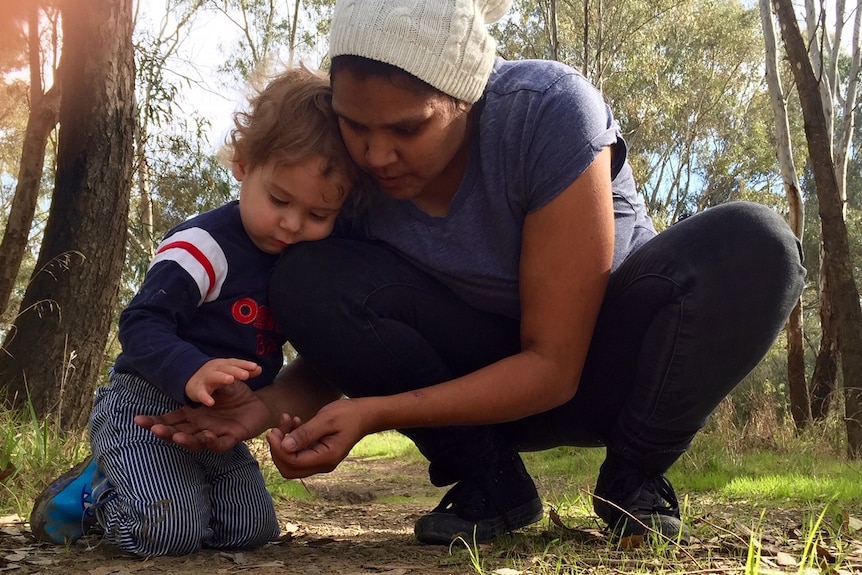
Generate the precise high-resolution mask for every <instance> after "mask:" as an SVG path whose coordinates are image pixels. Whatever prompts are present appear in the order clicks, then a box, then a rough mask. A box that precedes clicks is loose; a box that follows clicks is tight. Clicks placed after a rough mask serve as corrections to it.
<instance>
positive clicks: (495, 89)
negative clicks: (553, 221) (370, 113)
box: [358, 59, 655, 319]
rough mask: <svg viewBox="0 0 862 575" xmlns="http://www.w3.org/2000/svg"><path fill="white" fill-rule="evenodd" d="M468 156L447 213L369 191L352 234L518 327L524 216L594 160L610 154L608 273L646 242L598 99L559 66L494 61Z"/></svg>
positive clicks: (620, 152) (644, 222)
mask: <svg viewBox="0 0 862 575" xmlns="http://www.w3.org/2000/svg"><path fill="white" fill-rule="evenodd" d="M473 115H474V118H473V119H474V122H475V123H474V126H473V132H472V142H471V145H472V149H471V151H470V159H469V163H468V166H467V171H466V174H465V176H464V179H463V181H462V182H461V185H460V187H459V188H458V191H457V193H456V194H455V196H454V198H453V199H452V203H451V205H450V208H449V213H448V214H447V215H445V216H442V217H437V216H430V215H428V214H426V213H425V212H423V211H422V210H420V209H419V208H417V207H416V206H415V205H414V204H413V202H411V201H410V200H394V199H392V198H390V197H388V196H386V195H385V194H384V193H383V192H381V191H379V190H374V191H373V192H372V194H371V198H370V200H369V202H368V204H367V205H366V207H365V209H364V210H363V214H362V217H361V223H360V225H359V226H358V227H359V229H361V230H362V233H363V235H364V236H366V237H368V238H371V239H375V240H378V241H381V242H383V243H385V244H387V245H389V246H390V247H392V248H393V249H395V250H396V251H397V252H399V253H401V254H402V255H403V256H404V257H405V258H407V259H408V260H409V261H411V262H412V263H414V264H415V265H417V266H418V267H420V268H421V269H423V270H425V271H427V272H428V273H430V274H431V275H433V276H434V277H436V278H438V279H439V280H440V281H441V282H442V283H444V284H445V285H446V286H448V287H449V288H450V289H452V290H453V291H454V292H455V293H456V294H457V295H458V296H460V297H461V298H463V299H464V300H465V301H466V302H467V303H469V304H471V305H472V306H474V307H476V308H478V309H481V310H484V311H488V312H492V313H498V314H503V315H506V316H508V317H511V318H515V319H519V318H520V316H521V313H520V298H519V291H518V270H519V260H520V255H521V234H522V229H523V226H524V219H525V218H526V216H527V215H528V214H530V213H532V212H534V211H536V210H538V209H540V208H541V207H543V206H544V205H546V204H547V203H548V202H550V201H551V200H552V199H554V198H555V197H556V196H557V195H558V194H560V193H561V192H562V191H563V190H565V189H566V188H567V187H568V186H569V185H571V184H572V182H574V181H575V180H576V179H577V178H578V176H580V175H581V174H582V173H583V172H584V170H586V168H587V167H588V166H589V165H590V164H591V163H592V162H593V160H594V159H595V158H596V156H597V155H598V154H599V152H600V151H601V150H602V149H603V148H605V147H607V146H611V147H612V148H613V162H612V178H613V200H614V213H615V226H616V231H615V243H614V262H613V268H614V269H616V267H617V266H619V264H620V262H622V260H623V259H624V258H625V257H626V256H627V255H628V254H630V253H631V252H632V251H634V250H635V249H636V248H638V247H639V246H640V245H642V244H643V243H644V242H646V241H647V240H648V239H649V238H651V237H652V236H654V235H655V230H654V229H653V226H652V222H651V221H650V219H649V217H647V215H646V211H645V209H644V205H643V202H642V201H641V200H640V199H639V197H638V195H637V192H636V189H635V184H634V180H633V179H632V173H631V168H630V167H629V165H628V162H627V161H626V144H625V142H624V141H623V139H622V136H621V135H620V131H619V127H618V125H617V123H616V121H615V120H614V118H613V116H612V114H611V111H610V109H609V108H608V107H607V105H606V104H605V102H604V99H603V98H602V95H601V93H600V92H599V91H598V90H597V89H596V88H595V87H593V86H592V84H590V83H589V82H588V81H587V80H586V79H585V78H584V77H583V76H582V75H581V74H580V73H578V72H577V71H575V70H573V69H572V68H570V67H568V66H565V65H563V64H560V63H558V62H551V61H544V60H521V61H515V62H508V61H505V60H502V59H498V60H497V61H496V62H495V65H494V69H493V71H492V72H491V77H490V79H489V80H488V85H487V86H486V88H485V93H484V95H483V96H482V98H481V99H480V100H479V101H478V102H477V103H476V104H475V105H474V107H473Z"/></svg>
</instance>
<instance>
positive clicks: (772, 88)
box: [760, 0, 811, 429]
mask: <svg viewBox="0 0 862 575" xmlns="http://www.w3.org/2000/svg"><path fill="white" fill-rule="evenodd" d="M769 1H770V0H760V22H761V27H762V29H763V40H764V46H765V48H766V80H767V86H768V87H769V101H770V103H771V104H772V111H773V114H774V116H775V132H776V141H777V144H778V145H777V150H776V151H777V155H778V164H779V168H780V170H781V179H782V181H783V182H784V192H785V194H786V195H787V200H788V203H789V204H790V217H789V218H788V220H789V224H790V228H791V229H792V230H793V233H794V234H796V237H797V238H799V239H800V240H802V232H803V230H804V229H805V209H804V204H803V201H802V194H801V193H800V192H799V178H797V176H796V165H795V164H794V162H793V148H792V145H791V141H790V124H789V122H788V120H787V105H786V103H785V102H786V99H785V97H784V88H782V86H781V77H780V76H779V74H778V49H777V44H778V43H777V42H776V40H775V27H774V25H773V22H772V7H771V6H770V4H769ZM802 327H803V326H802V298H801V297H800V298H799V301H798V302H796V305H795V306H794V308H793V311H791V312H790V317H789V318H788V321H787V382H788V390H789V396H790V414H791V415H792V416H793V421H794V423H795V424H796V427H797V429H800V428H802V427H804V426H805V425H806V424H807V423H808V422H809V421H810V419H811V412H810V404H809V401H808V388H807V385H806V378H805V348H804V346H803V337H802Z"/></svg>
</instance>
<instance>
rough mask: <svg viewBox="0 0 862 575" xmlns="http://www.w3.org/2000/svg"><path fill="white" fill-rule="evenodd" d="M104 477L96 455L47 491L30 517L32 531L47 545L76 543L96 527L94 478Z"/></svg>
mask: <svg viewBox="0 0 862 575" xmlns="http://www.w3.org/2000/svg"><path fill="white" fill-rule="evenodd" d="M96 475H98V476H102V473H101V472H100V471H99V466H98V465H97V463H96V458H95V457H93V456H92V455H91V456H89V457H87V459H85V460H84V461H82V462H81V463H79V464H78V465H76V466H75V467H73V468H72V469H70V470H69V471H67V472H66V473H64V474H63V475H61V476H60V477H58V478H57V480H56V481H54V482H53V483H51V485H49V486H48V487H46V488H45V490H44V491H42V493H40V494H39V497H37V498H36V503H35V504H34V505H33V511H32V512H31V513H30V530H31V531H32V533H33V535H34V536H35V537H36V539H38V540H39V541H42V542H45V543H57V544H63V543H74V542H75V541H77V540H78V539H80V538H81V537H83V536H84V534H85V533H87V532H88V531H89V530H90V529H91V528H92V527H94V526H95V525H96V516H95V515H94V514H93V512H92V509H91V505H92V499H93V498H92V492H93V485H92V483H93V479H94V476H96Z"/></svg>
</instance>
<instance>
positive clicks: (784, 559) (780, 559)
mask: <svg viewBox="0 0 862 575" xmlns="http://www.w3.org/2000/svg"><path fill="white" fill-rule="evenodd" d="M775 562H776V563H778V564H779V565H780V566H781V567H796V564H797V563H796V559H795V558H794V557H793V556H792V555H790V554H789V553H785V552H784V551H779V552H778V553H777V554H776V555H775Z"/></svg>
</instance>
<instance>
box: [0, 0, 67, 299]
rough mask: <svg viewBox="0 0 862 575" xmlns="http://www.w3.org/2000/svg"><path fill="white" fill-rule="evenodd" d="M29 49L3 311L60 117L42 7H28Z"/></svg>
mask: <svg viewBox="0 0 862 575" xmlns="http://www.w3.org/2000/svg"><path fill="white" fill-rule="evenodd" d="M28 10H29V14H28V29H29V36H28V40H27V41H28V45H29V48H28V51H29V54H30V57H29V60H30V116H29V117H28V118H27V127H26V129H25V131H24V145H23V147H22V149H21V161H20V164H19V167H18V183H17V184H16V185H15V196H14V197H13V198H12V207H11V209H10V210H9V219H8V220H7V221H6V229H5V230H4V232H3V240H2V241H0V314H2V313H3V312H4V311H6V308H7V307H8V305H9V297H10V296H11V295H12V289H13V288H14V287H15V280H16V279H17V277H18V270H19V268H20V267H21V261H22V260H23V259H24V254H25V253H26V252H27V243H28V242H27V240H28V238H29V236H30V227H31V226H32V225H33V216H34V215H35V214H36V203H37V202H38V200H39V189H40V187H41V183H42V169H43V168H44V166H45V147H46V146H47V145H48V136H50V135H51V131H52V130H53V129H54V126H56V125H57V121H58V120H59V118H60V87H59V84H54V85H53V86H52V87H51V89H50V90H49V91H48V92H47V93H44V94H43V93H42V59H41V58H40V56H39V54H40V49H39V48H40V47H39V32H38V8H37V6H36V5H35V4H33V5H32V6H31V7H29V8H28Z"/></svg>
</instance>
